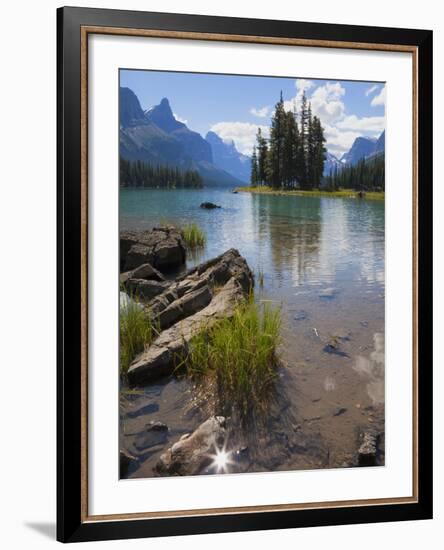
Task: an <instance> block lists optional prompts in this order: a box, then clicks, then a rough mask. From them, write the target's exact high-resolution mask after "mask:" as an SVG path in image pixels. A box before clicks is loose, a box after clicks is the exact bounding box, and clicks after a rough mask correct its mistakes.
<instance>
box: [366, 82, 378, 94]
mask: <svg viewBox="0 0 444 550" xmlns="http://www.w3.org/2000/svg"><path fill="white" fill-rule="evenodd" d="M377 89H378V85H377V84H373V86H370V88H368V89H367V90H366V91H365V95H366V96H367V97H368V96H369V95H371V94H373V93H374V92H376V90H377Z"/></svg>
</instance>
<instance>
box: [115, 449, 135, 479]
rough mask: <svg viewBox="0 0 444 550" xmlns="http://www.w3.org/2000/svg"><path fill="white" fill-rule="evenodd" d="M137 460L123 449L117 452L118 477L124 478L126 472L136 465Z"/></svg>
mask: <svg viewBox="0 0 444 550" xmlns="http://www.w3.org/2000/svg"><path fill="white" fill-rule="evenodd" d="M138 463H139V462H138V459H137V458H136V457H135V456H133V455H132V454H130V453H129V452H128V451H126V450H124V449H120V452H119V469H120V477H124V476H126V474H127V473H128V470H129V469H130V467H132V466H137V465H138Z"/></svg>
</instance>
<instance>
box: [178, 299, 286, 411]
mask: <svg viewBox="0 0 444 550" xmlns="http://www.w3.org/2000/svg"><path fill="white" fill-rule="evenodd" d="M280 327H281V311H280V309H279V308H275V307H272V306H271V305H270V304H268V303H263V304H257V303H256V302H254V300H253V298H250V299H249V300H248V301H246V302H245V303H242V304H240V305H238V307H237V308H236V310H235V312H234V315H233V316H232V317H231V318H229V319H223V320H221V321H219V322H218V323H217V324H215V325H214V326H213V327H211V328H210V329H207V330H204V331H202V332H201V333H200V334H198V335H197V336H195V337H194V338H193V339H192V341H191V343H190V347H189V352H188V355H187V357H186V359H185V360H184V363H183V364H184V365H185V366H186V368H187V372H188V373H189V375H190V376H192V377H193V378H196V379H202V378H203V377H208V376H213V377H214V378H215V379H216V382H217V389H218V394H219V397H220V398H221V401H222V402H224V403H225V404H226V405H229V404H232V405H233V404H234V405H236V406H237V407H238V409H239V411H240V412H241V413H247V410H248V409H249V408H252V407H254V406H256V405H259V406H260V405H261V402H262V401H263V399H264V397H265V395H266V392H267V390H268V389H269V387H270V385H271V383H272V381H273V379H274V377H275V376H276V365H277V361H276V349H277V346H278V344H279V341H280Z"/></svg>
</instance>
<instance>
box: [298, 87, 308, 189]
mask: <svg viewBox="0 0 444 550" xmlns="http://www.w3.org/2000/svg"><path fill="white" fill-rule="evenodd" d="M299 120H300V128H301V146H300V151H299V155H300V158H299V164H300V166H301V173H300V180H299V184H300V186H301V188H302V189H308V188H309V182H308V173H307V165H308V158H307V157H308V141H309V138H308V131H309V111H308V104H307V96H306V95H305V91H304V92H303V93H302V102H301V111H300V114H299Z"/></svg>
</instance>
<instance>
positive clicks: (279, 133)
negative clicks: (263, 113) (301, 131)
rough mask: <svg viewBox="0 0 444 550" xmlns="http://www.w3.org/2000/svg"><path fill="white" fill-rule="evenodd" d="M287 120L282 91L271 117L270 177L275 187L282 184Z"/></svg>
mask: <svg viewBox="0 0 444 550" xmlns="http://www.w3.org/2000/svg"><path fill="white" fill-rule="evenodd" d="M285 121H286V113H285V109H284V100H283V97H282V92H281V96H280V99H279V101H278V102H277V103H276V107H275V111H274V114H273V116H272V119H271V128H270V145H269V153H268V176H269V177H268V179H269V181H270V183H271V185H272V187H273V188H275V189H277V188H279V187H280V186H281V185H282V176H283V151H284V138H285V126H286V124H285Z"/></svg>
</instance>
